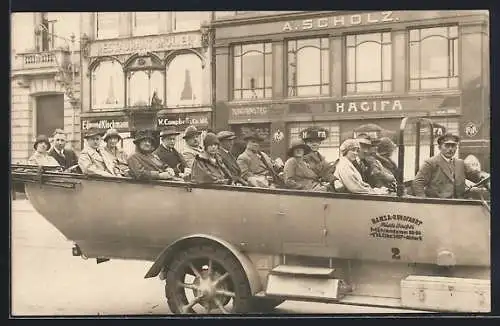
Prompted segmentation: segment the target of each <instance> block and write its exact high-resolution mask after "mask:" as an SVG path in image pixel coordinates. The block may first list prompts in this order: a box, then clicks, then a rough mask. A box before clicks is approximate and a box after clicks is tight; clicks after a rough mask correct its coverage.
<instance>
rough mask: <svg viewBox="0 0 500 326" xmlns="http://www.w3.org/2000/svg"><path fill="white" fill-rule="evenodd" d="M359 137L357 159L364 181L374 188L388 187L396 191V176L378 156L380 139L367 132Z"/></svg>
mask: <svg viewBox="0 0 500 326" xmlns="http://www.w3.org/2000/svg"><path fill="white" fill-rule="evenodd" d="M357 139H358V142H359V143H360V146H361V147H360V152H359V159H358V160H357V161H358V163H359V168H360V169H361V170H362V173H361V177H362V178H363V181H365V182H366V183H368V184H369V185H370V186H371V187H373V188H379V187H386V188H390V189H391V190H393V191H395V190H396V177H395V176H394V175H393V174H392V173H391V172H390V171H389V170H388V169H386V168H385V167H384V166H383V165H382V163H381V162H380V161H379V160H378V159H377V158H376V152H377V144H378V141H377V140H376V139H372V138H371V137H370V136H368V135H366V134H361V135H359V136H358V138H357Z"/></svg>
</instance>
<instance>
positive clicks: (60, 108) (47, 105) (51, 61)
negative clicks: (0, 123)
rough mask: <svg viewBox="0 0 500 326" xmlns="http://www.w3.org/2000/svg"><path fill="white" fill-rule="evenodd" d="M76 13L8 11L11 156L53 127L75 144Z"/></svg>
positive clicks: (26, 151) (25, 152) (16, 159)
mask: <svg viewBox="0 0 500 326" xmlns="http://www.w3.org/2000/svg"><path fill="white" fill-rule="evenodd" d="M79 18H80V14H79V13H42V12H37V13H14V14H12V15H11V62H12V66H11V67H12V68H11V162H12V163H23V162H26V160H27V159H28V157H29V156H30V155H31V154H32V152H33V143H34V140H35V138H36V136H37V135H39V134H44V135H47V136H49V137H50V136H51V134H52V133H53V131H54V130H55V129H56V128H59V129H64V130H65V131H66V133H67V134H68V140H69V144H68V145H69V146H72V147H73V148H75V149H76V150H78V149H79V148H80V120H79V119H80V116H79V115H80V100H79V98H80V47H79V44H80V40H79V28H80V20H79Z"/></svg>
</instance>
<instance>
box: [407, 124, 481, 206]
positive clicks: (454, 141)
mask: <svg viewBox="0 0 500 326" xmlns="http://www.w3.org/2000/svg"><path fill="white" fill-rule="evenodd" d="M459 142H460V138H459V137H458V136H456V135H453V134H451V133H446V134H444V135H442V136H440V137H439V138H438V139H437V143H438V146H439V153H438V154H437V155H435V156H433V157H431V158H429V159H427V160H426V161H425V162H424V164H423V165H422V166H421V167H420V170H419V171H418V172H417V175H416V176H415V180H413V194H414V195H415V196H417V197H432V198H464V195H465V180H466V179H468V180H470V181H472V182H478V181H479V180H480V179H481V176H480V173H478V172H477V171H470V170H467V169H465V165H464V161H463V160H461V159H459V158H455V157H454V156H455V154H456V152H457V148H458V145H459Z"/></svg>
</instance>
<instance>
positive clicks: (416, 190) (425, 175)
mask: <svg viewBox="0 0 500 326" xmlns="http://www.w3.org/2000/svg"><path fill="white" fill-rule="evenodd" d="M433 169H434V164H433V163H432V162H431V161H425V162H424V164H423V165H422V166H421V167H420V169H419V170H418V172H417V175H416V176H415V179H414V180H413V194H414V195H415V196H417V197H425V187H426V186H427V185H428V184H429V182H430V181H431V177H432V171H433Z"/></svg>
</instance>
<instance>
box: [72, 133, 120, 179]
mask: <svg viewBox="0 0 500 326" xmlns="http://www.w3.org/2000/svg"><path fill="white" fill-rule="evenodd" d="M102 135H103V132H101V131H100V130H95V129H90V130H88V131H87V132H86V133H85V135H84V136H83V137H84V138H85V140H86V142H87V145H86V146H85V148H84V149H83V150H82V152H81V153H80V157H79V158H78V165H79V166H80V169H81V170H82V173H83V174H87V175H100V176H107V177H113V176H116V175H115V173H114V168H113V162H112V161H111V160H109V158H108V157H106V156H105V155H104V154H103V149H101V148H100V145H101V136H102Z"/></svg>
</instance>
